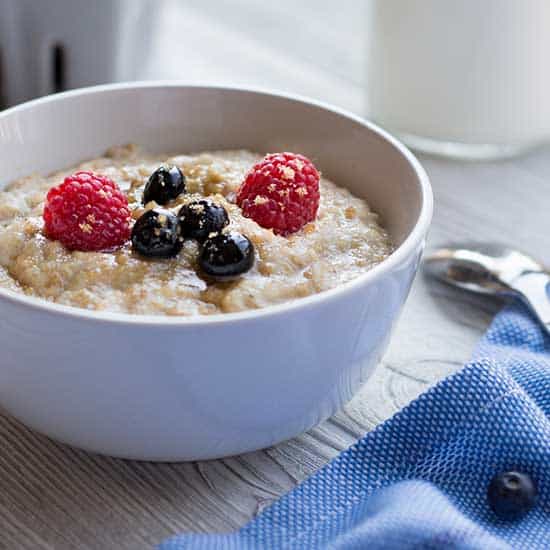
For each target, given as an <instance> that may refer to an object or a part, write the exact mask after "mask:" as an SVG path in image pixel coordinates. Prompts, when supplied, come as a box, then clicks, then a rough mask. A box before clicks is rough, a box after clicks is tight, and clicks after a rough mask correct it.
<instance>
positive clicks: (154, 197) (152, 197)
mask: <svg viewBox="0 0 550 550" xmlns="http://www.w3.org/2000/svg"><path fill="white" fill-rule="evenodd" d="M184 192H185V176H184V175H183V173H182V171H181V170H180V169H179V168H178V167H177V166H170V167H167V166H161V167H160V168H157V169H156V170H155V171H154V172H153V173H152V174H151V176H150V177H149V180H148V181H147V183H146V184H145V189H144V190H143V204H147V203H149V202H151V201H155V202H156V203H157V204H166V203H168V202H170V201H171V200H174V199H175V198H177V197H178V196H179V195H181V194H182V193H184Z"/></svg>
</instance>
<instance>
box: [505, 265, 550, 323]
mask: <svg viewBox="0 0 550 550" xmlns="http://www.w3.org/2000/svg"><path fill="white" fill-rule="evenodd" d="M510 287H511V288H513V289H514V290H515V291H516V292H518V293H519V294H520V296H521V297H522V298H523V300H524V302H525V303H526V304H527V305H528V306H529V307H530V308H531V310H532V311H533V313H534V314H535V315H536V316H537V317H538V318H539V320H540V322H541V323H542V324H543V326H544V327H545V328H546V331H547V332H548V333H549V334H550V276H549V275H548V274H547V273H545V272H542V271H539V272H528V273H523V274H522V275H520V276H519V277H517V278H516V279H515V280H514V281H512V282H511V283H510Z"/></svg>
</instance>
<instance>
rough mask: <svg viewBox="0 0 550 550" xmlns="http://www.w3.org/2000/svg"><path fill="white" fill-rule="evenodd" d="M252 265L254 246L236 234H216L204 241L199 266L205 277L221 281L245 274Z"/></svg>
mask: <svg viewBox="0 0 550 550" xmlns="http://www.w3.org/2000/svg"><path fill="white" fill-rule="evenodd" d="M253 265H254V245H253V244H252V243H251V242H250V240H249V239H248V238H247V237H245V236H244V235H241V234H240V233H237V232H236V231H229V232H228V233H218V234H216V235H213V236H212V237H209V238H208V239H206V241H204V243H203V245H202V248H201V251H200V254H199V266H200V268H201V270H202V271H203V273H205V274H206V275H208V276H210V277H212V278H214V279H217V280H220V281H223V280H229V279H232V278H233V277H237V276H238V275H242V274H243V273H246V272H247V271H248V270H249V269H250V268H251V267H252V266H253Z"/></svg>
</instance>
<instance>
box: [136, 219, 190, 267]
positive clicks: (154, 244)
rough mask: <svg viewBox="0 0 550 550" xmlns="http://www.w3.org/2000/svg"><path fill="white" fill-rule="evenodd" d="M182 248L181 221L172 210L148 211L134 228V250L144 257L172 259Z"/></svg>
mask: <svg viewBox="0 0 550 550" xmlns="http://www.w3.org/2000/svg"><path fill="white" fill-rule="evenodd" d="M182 247H183V238H182V236H181V228H180V223H179V219H178V217H177V216H176V215H175V214H173V213H172V212H170V210H164V209H162V208H155V209H153V210H147V211H146V212H145V214H143V215H142V216H141V217H140V218H139V219H138V220H137V221H136V223H135V225H134V227H133V228H132V248H133V250H134V251H136V252H137V253H139V254H141V255H142V256H147V257H152V258H172V257H174V256H176V255H177V254H178V253H179V251H180V250H181V249H182Z"/></svg>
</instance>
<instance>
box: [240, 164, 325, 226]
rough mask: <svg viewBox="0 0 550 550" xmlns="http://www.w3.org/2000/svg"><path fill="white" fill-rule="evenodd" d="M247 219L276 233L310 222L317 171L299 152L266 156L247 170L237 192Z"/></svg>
mask: <svg viewBox="0 0 550 550" xmlns="http://www.w3.org/2000/svg"><path fill="white" fill-rule="evenodd" d="M237 204H238V205H239V206H240V207H241V208H242V210H243V214H244V215H245V216H246V217H247V218H252V219H253V220H254V221H255V222H256V223H257V224H259V225H261V226H262V227H266V228H268V229H269V228H270V229H273V232H274V233H276V234H277V235H289V234H290V233H295V232H296V231H298V230H300V229H301V228H302V227H304V225H306V224H307V223H309V222H311V221H313V220H314V219H315V216H316V215H317V210H318V208H319V172H317V169H316V168H315V166H314V165H313V163H312V162H311V161H310V160H309V159H308V158H306V157H304V156H303V155H297V154H294V153H275V154H272V155H267V156H266V157H265V158H264V159H263V160H262V161H260V162H259V163H258V164H256V165H254V166H253V167H252V169H251V170H250V172H248V174H247V176H246V178H245V180H244V182H243V184H242V185H241V187H240V188H239V191H238V193H237Z"/></svg>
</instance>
